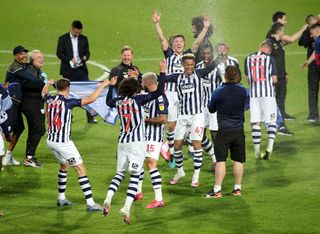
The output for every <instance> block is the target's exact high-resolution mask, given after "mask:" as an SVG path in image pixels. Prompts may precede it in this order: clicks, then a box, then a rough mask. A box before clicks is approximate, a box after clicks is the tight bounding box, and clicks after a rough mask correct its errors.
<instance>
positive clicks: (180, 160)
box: [174, 150, 183, 169]
mask: <svg viewBox="0 0 320 234" xmlns="http://www.w3.org/2000/svg"><path fill="white" fill-rule="evenodd" d="M174 160H175V162H176V167H177V168H178V169H179V168H182V166H183V157H182V154H181V150H178V151H174Z"/></svg>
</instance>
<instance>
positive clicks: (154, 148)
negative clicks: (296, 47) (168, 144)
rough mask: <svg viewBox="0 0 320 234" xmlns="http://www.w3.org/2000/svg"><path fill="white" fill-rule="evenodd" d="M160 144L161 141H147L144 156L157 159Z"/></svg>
mask: <svg viewBox="0 0 320 234" xmlns="http://www.w3.org/2000/svg"><path fill="white" fill-rule="evenodd" d="M162 144H163V142H157V141H147V154H146V157H149V158H153V159H155V160H157V161H158V159H159V155H160V150H161V147H162Z"/></svg>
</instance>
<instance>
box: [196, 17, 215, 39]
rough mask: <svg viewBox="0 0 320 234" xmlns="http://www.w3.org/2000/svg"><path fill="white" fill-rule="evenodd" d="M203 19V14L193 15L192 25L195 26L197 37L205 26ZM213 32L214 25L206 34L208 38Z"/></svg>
mask: <svg viewBox="0 0 320 234" xmlns="http://www.w3.org/2000/svg"><path fill="white" fill-rule="evenodd" d="M203 19H204V17H203V16H196V17H193V18H192V20H191V23H192V26H194V27H195V28H196V31H197V32H196V35H195V37H197V36H198V35H199V34H200V32H201V31H202V29H203V27H204V25H203ZM212 33H213V27H212V25H210V27H209V28H208V31H207V34H206V38H209V37H210V36H211V35H212Z"/></svg>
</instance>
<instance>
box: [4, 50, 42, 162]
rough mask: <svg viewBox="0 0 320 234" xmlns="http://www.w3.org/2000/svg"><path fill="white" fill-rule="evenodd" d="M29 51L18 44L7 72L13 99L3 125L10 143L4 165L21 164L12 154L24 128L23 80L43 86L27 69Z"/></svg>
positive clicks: (39, 86)
mask: <svg viewBox="0 0 320 234" xmlns="http://www.w3.org/2000/svg"><path fill="white" fill-rule="evenodd" d="M27 52H28V50H27V49H25V48H24V47H23V46H17V47H15V48H14V49H13V55H14V61H13V63H12V64H11V65H10V67H9V69H8V71H7V74H6V82H8V83H9V94H10V97H11V99H12V106H11V108H10V109H9V110H8V111H7V114H8V121H6V122H5V123H3V124H2V125H1V128H2V129H3V131H4V134H5V136H6V138H7V140H8V141H10V144H9V146H8V150H7V152H6V155H5V157H4V159H3V165H19V164H20V163H19V162H18V161H16V160H15V159H14V158H13V157H12V155H11V151H12V150H13V149H14V147H15V145H16V143H17V141H18V139H19V137H20V135H21V133H22V132H23V130H24V124H23V119H22V115H21V106H20V104H21V101H22V97H23V90H22V87H23V82H25V81H30V82H32V86H33V87H34V88H41V87H42V86H43V81H42V80H40V79H38V78H37V77H35V76H33V75H32V74H31V73H29V72H27V70H26V63H27Z"/></svg>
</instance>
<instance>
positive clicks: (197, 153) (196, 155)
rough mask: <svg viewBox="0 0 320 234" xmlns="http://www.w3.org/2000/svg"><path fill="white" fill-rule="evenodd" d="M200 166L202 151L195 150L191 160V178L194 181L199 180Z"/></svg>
mask: <svg viewBox="0 0 320 234" xmlns="http://www.w3.org/2000/svg"><path fill="white" fill-rule="evenodd" d="M201 165H202V149H199V150H195V151H194V158H193V167H194V173H193V177H194V179H195V180H198V179H199V174H200V168H201Z"/></svg>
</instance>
